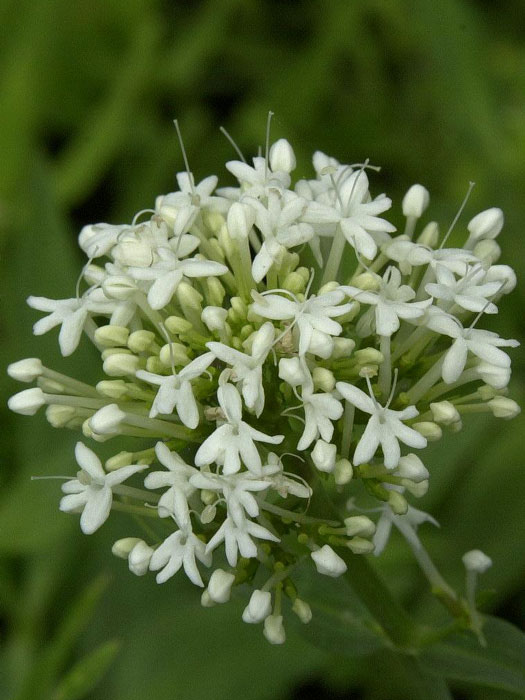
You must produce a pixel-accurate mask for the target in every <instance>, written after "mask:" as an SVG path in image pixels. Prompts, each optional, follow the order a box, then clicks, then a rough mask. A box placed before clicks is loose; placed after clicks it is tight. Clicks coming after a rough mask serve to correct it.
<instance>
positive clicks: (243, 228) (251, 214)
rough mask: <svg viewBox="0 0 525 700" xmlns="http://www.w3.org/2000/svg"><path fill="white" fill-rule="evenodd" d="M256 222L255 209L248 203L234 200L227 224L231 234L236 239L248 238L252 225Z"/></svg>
mask: <svg viewBox="0 0 525 700" xmlns="http://www.w3.org/2000/svg"><path fill="white" fill-rule="evenodd" d="M254 223H255V211H254V209H253V208H252V207H250V206H249V205H248V204H242V203H241V202H234V203H233V204H232V205H231V207H230V209H229V211H228V217H227V226H228V232H229V234H230V236H231V237H232V238H233V239H235V240H242V239H245V238H248V234H249V233H250V231H251V229H252V226H253V225H254Z"/></svg>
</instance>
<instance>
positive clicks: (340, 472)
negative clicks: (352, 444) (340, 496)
mask: <svg viewBox="0 0 525 700" xmlns="http://www.w3.org/2000/svg"><path fill="white" fill-rule="evenodd" d="M333 473H334V481H335V483H336V484H337V486H344V485H345V484H348V482H349V481H351V480H352V477H353V476H354V470H353V468H352V464H351V462H350V461H349V460H348V459H338V460H337V462H336V463H335V468H334V472H333Z"/></svg>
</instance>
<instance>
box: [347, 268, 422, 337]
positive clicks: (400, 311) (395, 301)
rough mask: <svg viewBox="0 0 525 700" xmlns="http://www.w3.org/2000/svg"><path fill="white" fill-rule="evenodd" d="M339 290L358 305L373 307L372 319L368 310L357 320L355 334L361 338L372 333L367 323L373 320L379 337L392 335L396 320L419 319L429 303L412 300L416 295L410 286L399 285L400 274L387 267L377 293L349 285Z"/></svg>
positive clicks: (395, 269)
mask: <svg viewBox="0 0 525 700" xmlns="http://www.w3.org/2000/svg"><path fill="white" fill-rule="evenodd" d="M341 289H342V290H343V291H344V292H345V293H346V294H348V296H349V297H351V298H354V299H356V300H357V301H359V302H360V303H363V304H370V305H371V306H375V313H374V317H372V316H371V313H372V309H370V311H369V312H367V313H366V314H364V315H363V316H362V317H361V319H360V320H359V322H358V324H357V332H358V333H359V334H360V335H369V334H370V333H371V323H370V322H371V321H372V320H373V321H375V329H376V332H377V334H378V335H383V336H391V335H392V334H393V333H395V332H396V331H397V330H398V329H399V325H400V321H399V319H406V320H414V319H416V318H420V317H421V316H423V314H424V313H425V309H426V308H427V307H428V306H430V304H431V303H432V300H431V299H426V300H425V301H415V302H414V301H412V300H413V299H414V297H415V296H416V293H415V291H414V290H413V289H412V287H409V286H408V285H406V284H401V273H400V272H399V270H398V269H397V268H396V267H388V268H387V270H386V272H385V274H384V275H383V278H382V279H381V283H380V288H379V290H378V291H377V292H372V291H363V290H361V289H359V288H358V287H352V286H343V287H341Z"/></svg>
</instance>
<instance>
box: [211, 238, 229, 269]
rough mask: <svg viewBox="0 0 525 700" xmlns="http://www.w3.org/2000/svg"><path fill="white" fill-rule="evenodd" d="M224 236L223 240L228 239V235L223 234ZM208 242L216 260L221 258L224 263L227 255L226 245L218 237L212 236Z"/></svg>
mask: <svg viewBox="0 0 525 700" xmlns="http://www.w3.org/2000/svg"><path fill="white" fill-rule="evenodd" d="M222 238H223V240H226V236H224V235H223V237H222ZM208 244H209V246H210V248H211V249H212V251H213V257H214V258H215V259H216V260H219V262H222V263H223V262H224V261H225V260H226V255H225V253H224V247H223V246H222V245H221V242H220V241H219V240H218V239H217V238H210V239H209V241H208ZM230 247H231V245H230Z"/></svg>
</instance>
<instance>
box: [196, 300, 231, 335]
mask: <svg viewBox="0 0 525 700" xmlns="http://www.w3.org/2000/svg"><path fill="white" fill-rule="evenodd" d="M227 316H228V311H227V310H226V309H223V308H222V307H221V306H206V307H205V308H204V309H203V311H202V314H201V320H202V322H203V323H204V324H206V326H207V328H208V330H209V331H212V332H213V331H221V330H223V329H224V325H225V323H226V318H227Z"/></svg>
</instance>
